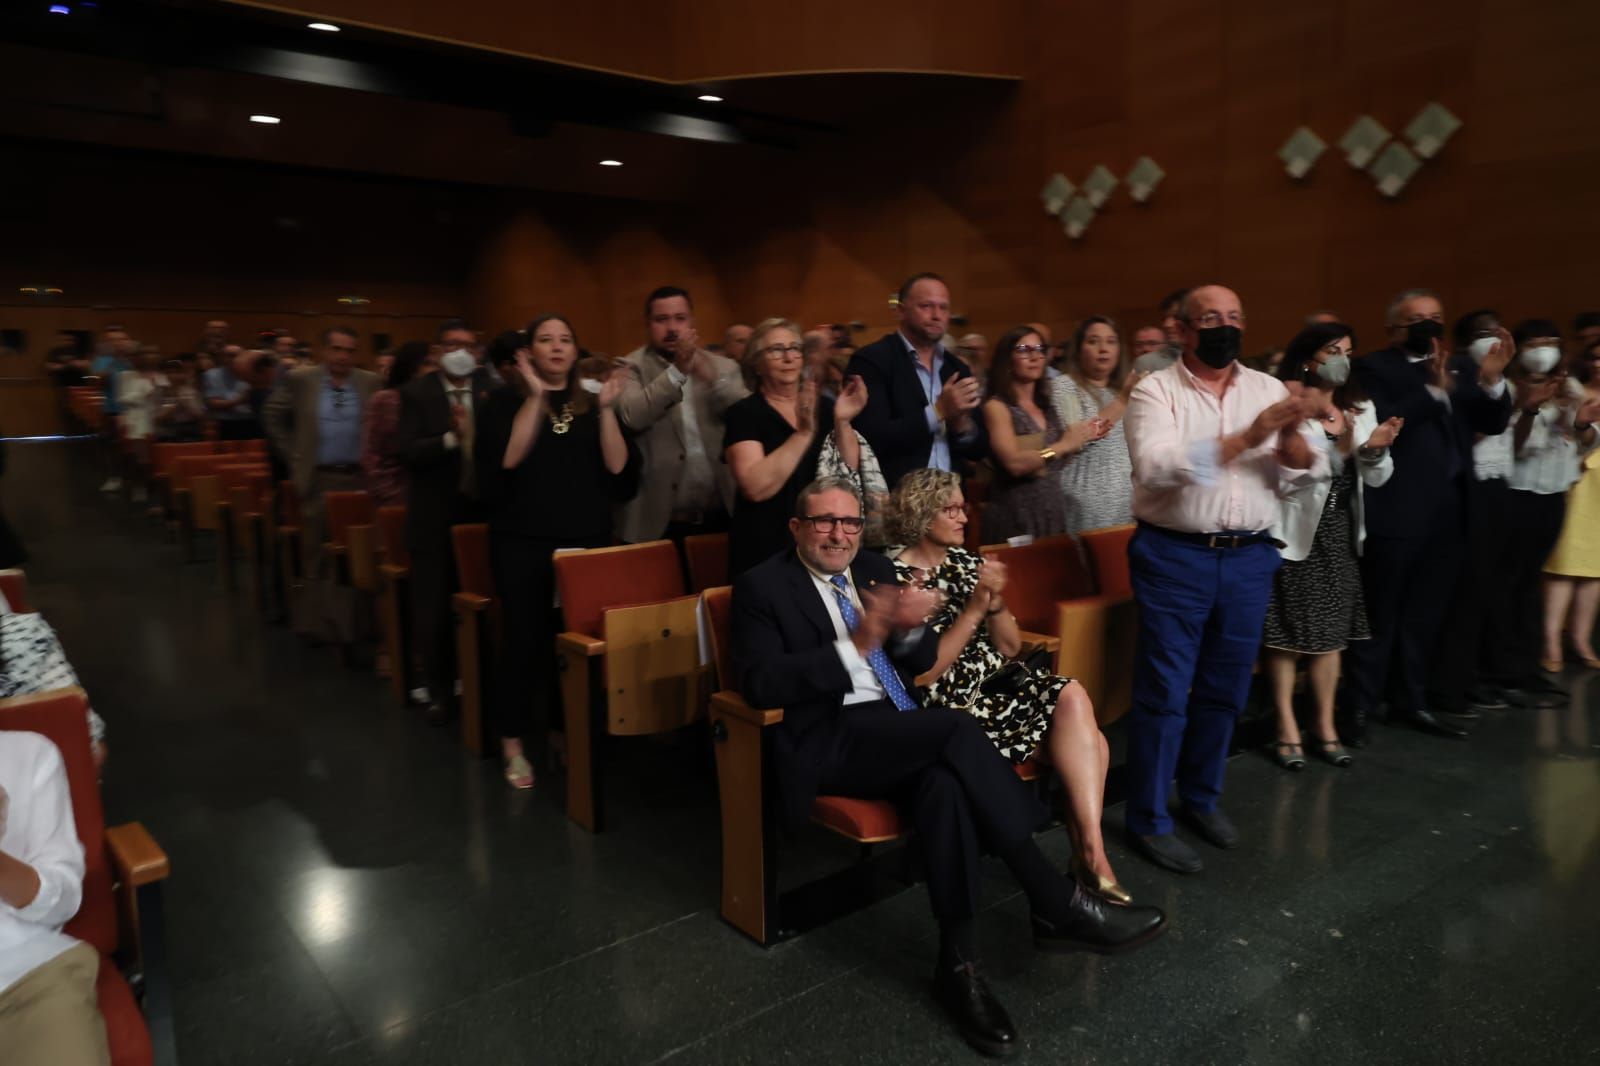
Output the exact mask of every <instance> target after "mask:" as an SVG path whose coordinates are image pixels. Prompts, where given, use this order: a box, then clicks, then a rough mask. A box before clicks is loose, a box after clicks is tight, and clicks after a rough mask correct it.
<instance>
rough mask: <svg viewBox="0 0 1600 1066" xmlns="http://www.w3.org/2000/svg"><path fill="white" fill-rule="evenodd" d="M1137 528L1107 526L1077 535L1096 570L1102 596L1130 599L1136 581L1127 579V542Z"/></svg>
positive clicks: (1097, 587)
mask: <svg viewBox="0 0 1600 1066" xmlns="http://www.w3.org/2000/svg"><path fill="white" fill-rule="evenodd" d="M1137 528H1138V527H1137V526H1133V525H1126V526H1108V527H1107V528H1105V529H1091V530H1087V531H1085V532H1083V533H1080V534H1078V536H1079V539H1081V540H1082V541H1083V548H1084V551H1086V552H1088V553H1089V562H1090V564H1091V566H1092V567H1093V569H1094V581H1095V588H1096V591H1097V592H1099V593H1100V595H1102V596H1121V597H1131V596H1132V595H1133V579H1132V578H1130V577H1129V576H1128V542H1129V541H1130V540H1132V539H1133V531H1134V530H1135V529H1137Z"/></svg>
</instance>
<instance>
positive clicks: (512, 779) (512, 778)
mask: <svg viewBox="0 0 1600 1066" xmlns="http://www.w3.org/2000/svg"><path fill="white" fill-rule="evenodd" d="M506 784H508V785H510V786H511V787H512V788H514V789H516V790H517V791H519V792H525V791H527V790H528V789H530V788H532V787H533V766H532V765H531V764H530V763H529V762H528V760H527V759H526V758H524V757H523V756H521V755H513V756H511V758H509V759H507V760H506Z"/></svg>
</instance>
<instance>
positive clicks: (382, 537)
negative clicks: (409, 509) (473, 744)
mask: <svg viewBox="0 0 1600 1066" xmlns="http://www.w3.org/2000/svg"><path fill="white" fill-rule="evenodd" d="M378 554H379V558H380V559H381V560H382V561H381V562H379V563H378V588H379V608H378V610H379V613H380V614H381V615H382V618H383V644H384V648H385V650H386V651H387V652H388V653H389V688H390V691H391V693H392V695H393V696H394V701H395V703H396V705H398V706H400V707H404V706H405V705H406V703H407V701H408V700H409V698H410V691H409V690H410V677H411V647H412V645H411V596H410V593H411V553H410V552H409V551H408V550H407V549H406V509H405V508H404V507H380V508H378Z"/></svg>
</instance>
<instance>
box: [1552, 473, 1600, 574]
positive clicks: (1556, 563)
mask: <svg viewBox="0 0 1600 1066" xmlns="http://www.w3.org/2000/svg"><path fill="white" fill-rule="evenodd" d="M1544 572H1545V573H1547V574H1557V575H1559V576H1561V577H1600V449H1596V450H1595V451H1592V452H1590V453H1589V457H1588V458H1587V459H1585V460H1584V461H1583V476H1582V477H1581V478H1579V479H1578V481H1577V483H1576V484H1574V485H1573V486H1572V488H1571V489H1570V490H1569V491H1568V492H1567V518H1566V521H1565V522H1564V523H1563V524H1562V526H1561V539H1560V540H1558V541H1556V550H1555V551H1553V552H1551V553H1550V558H1549V559H1547V560H1546V561H1545V564H1544Z"/></svg>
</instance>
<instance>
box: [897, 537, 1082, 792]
mask: <svg viewBox="0 0 1600 1066" xmlns="http://www.w3.org/2000/svg"><path fill="white" fill-rule="evenodd" d="M890 555H891V557H892V558H893V559H894V568H895V574H896V575H897V576H898V577H899V579H900V580H901V581H902V582H903V583H905V584H916V583H921V584H925V585H927V587H929V588H933V589H938V590H939V591H940V592H942V593H944V595H945V602H944V605H943V606H942V607H940V608H939V610H938V611H937V612H935V613H934V616H933V620H932V622H931V623H930V624H931V625H932V626H933V630H934V632H935V633H940V634H942V633H944V631H945V630H947V629H949V628H950V627H951V626H952V625H953V624H955V620H956V617H957V616H958V615H959V614H960V613H961V610H962V608H963V607H965V606H966V605H967V601H968V600H970V599H971V598H972V593H973V591H974V590H976V589H977V587H978V568H979V567H980V566H981V565H982V562H983V560H982V559H980V558H979V557H978V556H977V555H975V554H973V553H972V552H969V551H967V550H966V549H965V548H951V549H950V550H949V552H948V554H946V555H945V560H944V562H943V563H942V564H941V565H940V566H939V567H938V568H937V569H936V570H934V571H933V573H932V574H928V575H925V574H924V572H923V571H921V570H918V569H916V568H915V567H913V566H910V565H908V564H907V563H905V562H904V561H902V559H901V558H900V556H899V551H892V552H891V553H890ZM1007 661H1008V660H1007V659H1006V657H1005V656H1004V655H1001V654H1000V649H998V648H996V647H995V646H994V641H993V640H992V639H991V638H990V636H989V627H988V625H981V626H979V627H978V631H977V633H975V634H974V635H973V637H972V639H971V640H969V641H968V642H967V646H966V647H965V648H963V649H961V654H960V655H959V656H957V657H956V661H955V662H953V663H951V664H950V668H949V669H947V670H946V671H945V672H944V673H943V674H941V675H940V676H939V678H938V680H936V681H934V683H933V684H931V685H927V686H925V687H924V688H923V689H922V703H923V705H924V706H929V707H949V708H951V709H952V710H957V711H966V712H967V713H968V714H971V715H972V716H973V717H974V718H976V719H978V721H979V722H981V723H982V724H983V729H984V732H986V733H988V734H989V739H990V740H992V741H994V746H995V747H997V748H999V749H1000V754H1002V755H1004V756H1005V757H1006V758H1008V759H1010V760H1011V761H1012V762H1014V763H1021V762H1027V761H1028V759H1029V758H1030V757H1031V756H1032V755H1033V754H1034V752H1036V751H1038V750H1039V747H1040V745H1041V744H1042V743H1043V741H1044V735H1045V733H1047V732H1049V730H1050V719H1051V715H1052V714H1053V713H1054V712H1055V709H1056V700H1057V699H1058V698H1059V697H1060V695H1061V690H1062V689H1063V688H1065V687H1066V685H1067V682H1068V681H1070V680H1071V678H1066V677H1061V676H1059V675H1057V674H1047V673H1043V672H1038V673H1033V674H1030V675H1029V676H1028V677H1027V678H1026V679H1025V680H1024V681H1023V683H1022V685H1021V686H1020V688H1019V689H1018V690H1017V691H1016V692H1014V693H1011V694H1009V695H1005V696H987V695H984V694H983V693H982V692H980V691H979V686H980V685H981V684H983V681H984V679H985V678H987V677H989V676H990V675H991V674H993V673H994V672H995V671H997V670H999V669H1000V668H1001V667H1002V666H1004V665H1005V664H1006V662H1007Z"/></svg>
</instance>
